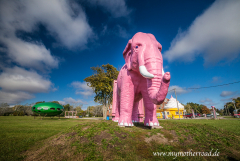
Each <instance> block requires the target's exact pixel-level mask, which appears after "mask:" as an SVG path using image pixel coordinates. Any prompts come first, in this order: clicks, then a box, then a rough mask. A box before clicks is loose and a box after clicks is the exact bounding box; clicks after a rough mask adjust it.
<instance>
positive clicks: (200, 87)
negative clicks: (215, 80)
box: [168, 81, 240, 92]
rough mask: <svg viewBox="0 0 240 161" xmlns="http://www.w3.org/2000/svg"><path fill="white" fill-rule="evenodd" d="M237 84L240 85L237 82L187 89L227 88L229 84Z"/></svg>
mask: <svg viewBox="0 0 240 161" xmlns="http://www.w3.org/2000/svg"><path fill="white" fill-rule="evenodd" d="M235 83H240V81H237V82H232V83H227V84H220V85H216V86H208V87H199V88H187V89H202V88H212V87H219V86H226V85H229V84H235ZM173 90H175V89H172V90H170V91H168V92H171V91H173Z"/></svg>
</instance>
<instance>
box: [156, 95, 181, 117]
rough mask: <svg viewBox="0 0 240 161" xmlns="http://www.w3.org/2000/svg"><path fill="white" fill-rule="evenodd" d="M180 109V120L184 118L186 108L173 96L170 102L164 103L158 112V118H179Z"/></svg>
mask: <svg viewBox="0 0 240 161" xmlns="http://www.w3.org/2000/svg"><path fill="white" fill-rule="evenodd" d="M178 109H179V112H180V118H183V112H184V106H183V105H182V104H181V103H179V102H178V101H177V100H176V99H175V98H173V97H172V96H171V98H170V99H168V102H165V100H164V103H162V105H160V106H159V108H158V109H157V111H156V115H157V118H159V119H161V118H173V119H177V118H179V114H178Z"/></svg>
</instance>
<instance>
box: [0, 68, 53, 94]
mask: <svg viewBox="0 0 240 161" xmlns="http://www.w3.org/2000/svg"><path fill="white" fill-rule="evenodd" d="M51 86H52V83H51V81H49V80H48V79H45V78H43V77H42V76H41V75H39V74H37V72H35V71H27V70H25V69H22V68H19V67H14V68H5V70H4V72H3V73H1V74H0V87H1V88H2V90H4V91H24V92H30V93H39V92H47V91H48V90H49V89H50V88H51Z"/></svg>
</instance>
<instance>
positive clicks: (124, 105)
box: [118, 82, 134, 126]
mask: <svg viewBox="0 0 240 161" xmlns="http://www.w3.org/2000/svg"><path fill="white" fill-rule="evenodd" d="M123 85H124V86H122V87H123V88H122V89H121V94H120V95H121V96H120V117H119V120H118V125H119V126H133V123H132V109H133V102H134V86H133V84H132V82H126V83H123Z"/></svg>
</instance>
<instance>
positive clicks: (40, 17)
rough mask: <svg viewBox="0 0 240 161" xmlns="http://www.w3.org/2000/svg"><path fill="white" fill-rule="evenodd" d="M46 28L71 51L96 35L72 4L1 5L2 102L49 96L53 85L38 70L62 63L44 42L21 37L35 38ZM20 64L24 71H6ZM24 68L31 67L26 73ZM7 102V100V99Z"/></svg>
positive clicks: (35, 0) (22, 0) (14, 1)
mask: <svg viewBox="0 0 240 161" xmlns="http://www.w3.org/2000/svg"><path fill="white" fill-rule="evenodd" d="M39 24H41V25H43V26H45V27H46V29H47V31H48V33H47V34H51V35H52V36H53V37H54V38H55V39H56V41H57V42H58V43H59V42H60V44H61V45H64V46H66V47H67V48H74V47H83V48H84V47H85V46H86V44H87V43H88V41H89V39H90V38H92V36H93V35H94V33H93V31H92V29H91V27H90V26H89V24H88V22H87V18H86V15H85V12H84V11H83V10H82V8H81V6H79V5H77V4H76V3H74V2H72V1H68V0H51V1H48V0H41V1H39V0H31V1H26V0H11V1H8V0H3V1H0V30H1V32H0V43H1V45H2V46H3V47H1V48H0V52H2V53H3V55H4V56H2V55H1V58H4V60H5V61H4V62H3V63H1V62H2V61H1V62H0V68H1V69H2V71H1V72H0V88H1V90H0V92H1V96H2V97H1V101H3V102H6V101H10V102H21V100H22V101H24V100H26V99H30V98H33V97H34V96H33V95H32V94H33V93H40V92H48V91H50V90H51V89H52V91H55V90H56V88H52V86H53V84H52V83H51V81H50V80H48V79H46V78H44V77H43V76H41V75H39V73H37V72H35V71H34V70H36V69H37V70H39V71H46V70H49V69H52V68H57V67H58V64H59V60H58V59H57V58H56V57H54V56H53V55H52V54H51V51H50V50H49V49H47V48H46V47H45V46H44V44H43V43H41V41H39V42H36V41H33V40H32V39H31V38H30V39H28V41H26V39H22V38H21V36H19V35H17V33H18V32H19V31H20V32H23V33H29V34H33V33H34V32H36V31H37V30H39V28H38V25H39ZM11 63H16V64H17V65H19V66H21V68H20V67H16V66H15V67H13V68H6V66H11ZM22 67H27V69H29V70H25V69H23V68H22ZM3 98H4V99H3Z"/></svg>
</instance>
